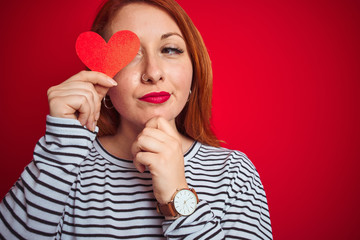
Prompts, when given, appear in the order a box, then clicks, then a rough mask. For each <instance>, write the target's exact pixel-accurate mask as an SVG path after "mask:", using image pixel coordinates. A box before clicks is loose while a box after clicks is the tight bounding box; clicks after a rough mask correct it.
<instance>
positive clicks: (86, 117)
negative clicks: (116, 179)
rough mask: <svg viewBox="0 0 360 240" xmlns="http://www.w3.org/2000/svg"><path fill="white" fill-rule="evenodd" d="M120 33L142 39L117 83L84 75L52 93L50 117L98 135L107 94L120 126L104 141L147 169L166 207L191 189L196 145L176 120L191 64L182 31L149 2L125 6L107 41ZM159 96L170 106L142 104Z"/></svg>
mask: <svg viewBox="0 0 360 240" xmlns="http://www.w3.org/2000/svg"><path fill="white" fill-rule="evenodd" d="M120 30H130V31H133V32H134V33H136V34H137V35H138V37H139V39H140V43H141V47H140V50H139V53H138V54H137V56H136V57H135V58H134V59H133V61H132V62H131V63H130V64H129V65H127V66H126V67H125V68H123V69H122V70H121V71H120V72H119V73H118V74H117V75H116V76H115V77H114V79H115V81H114V80H112V79H111V78H109V77H107V76H105V75H104V74H102V73H98V72H90V71H88V72H86V71H82V72H80V73H78V74H76V75H74V76H72V77H71V78H70V79H68V80H66V81H65V82H63V83H61V84H60V85H57V86H54V87H52V88H50V89H49V90H48V99H49V106H50V115H51V116H54V117H63V118H73V119H78V120H79V121H80V123H81V124H83V125H85V126H86V127H87V128H89V129H91V130H94V129H95V124H96V121H97V120H98V118H99V112H100V103H101V100H102V98H103V97H104V96H105V95H106V94H108V95H109V96H110V98H111V100H112V103H113V105H114V107H115V109H116V110H117V111H118V112H119V114H120V116H121V121H120V125H119V126H118V131H117V133H116V134H115V135H113V136H106V137H102V138H100V139H99V140H100V142H101V143H102V145H103V146H104V148H105V149H107V151H109V152H110V153H111V154H113V155H114V156H117V157H120V158H123V159H132V160H133V162H134V165H135V167H136V168H137V169H138V170H139V171H140V172H144V171H145V169H146V168H147V169H148V170H149V171H150V173H151V174H152V180H153V191H154V196H155V198H156V199H157V201H158V202H159V203H161V204H164V203H167V202H169V201H170V200H171V197H172V195H173V194H174V193H175V191H176V190H177V189H181V188H184V187H187V182H186V179H185V170H184V158H183V154H184V152H186V151H187V149H189V147H190V146H191V144H192V142H193V141H192V140H191V139H189V138H186V137H185V136H183V135H181V134H180V133H179V132H178V131H177V129H176V126H175V118H176V116H178V115H179V113H180V112H181V110H182V109H183V108H184V106H185V104H186V102H187V99H188V97H189V91H190V87H191V81H192V75H193V68H192V64H191V59H190V57H189V53H188V52H187V48H186V43H185V41H184V39H183V37H182V34H181V31H180V29H179V27H178V26H177V25H176V23H175V22H174V21H173V19H172V18H171V17H170V16H169V15H168V14H167V13H166V12H165V11H163V10H161V9H159V8H157V7H154V6H152V5H148V4H145V3H133V4H129V5H126V6H124V7H123V8H122V9H120V10H119V11H118V12H117V14H116V16H115V17H114V19H113V20H112V22H110V23H109V24H108V26H107V37H106V38H110V37H111V36H112V34H114V33H115V32H117V31H120ZM107 40H108V39H107ZM143 74H145V76H146V80H145V81H144V80H143V79H142V76H143ZM160 91H166V92H169V93H170V94H171V97H170V98H169V100H168V101H166V102H165V103H162V104H154V103H148V102H144V101H141V100H140V98H141V97H142V96H144V95H145V94H147V93H150V92H160ZM77 112H78V114H77Z"/></svg>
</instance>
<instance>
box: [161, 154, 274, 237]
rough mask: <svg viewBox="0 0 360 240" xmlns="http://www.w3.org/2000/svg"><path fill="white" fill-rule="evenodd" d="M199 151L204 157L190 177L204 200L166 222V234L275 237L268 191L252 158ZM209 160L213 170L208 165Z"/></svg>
mask: <svg viewBox="0 0 360 240" xmlns="http://www.w3.org/2000/svg"><path fill="white" fill-rule="evenodd" d="M200 151H203V152H204V153H201V152H200ZM199 152H200V153H199V154H198V156H200V155H201V154H202V157H203V158H204V159H200V161H198V163H197V164H198V165H196V164H195V163H194V162H192V164H191V165H192V168H191V170H189V171H190V172H191V177H190V179H189V180H190V183H191V185H192V187H194V188H195V189H199V197H200V199H202V200H201V201H200V202H199V205H198V208H197V209H196V211H195V212H194V213H193V214H192V215H190V216H188V217H181V218H179V219H177V220H175V221H165V222H164V223H163V230H164V235H165V236H166V237H167V238H168V239H272V230H271V223H270V215H269V210H268V205H267V200H266V195H265V191H264V188H263V185H262V183H261V181H260V177H259V175H258V172H257V171H256V169H255V167H254V166H253V164H252V163H251V162H250V160H249V159H247V157H246V156H245V155H244V154H242V153H240V152H237V151H233V152H231V153H226V152H224V153H222V152H221V151H219V152H215V151H213V152H211V153H209V154H208V153H207V150H199ZM222 154H223V155H224V156H226V157H225V160H224V158H222V157H223V155H222ZM207 158H209V159H207ZM206 159H207V160H208V162H209V166H210V168H211V169H212V170H209V169H207V168H206V167H205V166H206V164H207V163H206ZM219 162H222V163H221V164H219ZM212 171H213V173H212ZM210 173H211V174H210ZM204 183H205V184H206V183H207V184H206V185H204ZM197 185H198V187H197ZM202 189H204V190H202Z"/></svg>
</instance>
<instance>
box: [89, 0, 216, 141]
mask: <svg viewBox="0 0 360 240" xmlns="http://www.w3.org/2000/svg"><path fill="white" fill-rule="evenodd" d="M130 3H147V4H151V5H154V6H157V7H159V8H161V9H163V10H164V11H166V12H167V13H168V14H169V15H170V16H171V17H172V18H173V19H174V21H175V22H176V23H177V25H178V26H179V28H180V30H181V32H182V34H183V36H184V39H185V42H186V45H187V49H188V51H189V54H190V59H191V62H192V65H193V69H194V71H193V79H192V85H191V94H190V98H189V101H188V103H187V104H186V106H185V107H184V109H183V110H182V111H181V113H180V114H179V115H178V116H177V117H176V119H175V122H176V127H177V129H178V131H179V132H180V133H181V134H183V135H185V136H188V137H190V138H192V139H194V140H196V141H199V142H201V143H204V144H208V145H210V146H219V145H220V144H219V140H218V139H217V138H216V136H215V134H214V133H213V131H212V129H211V123H210V118H211V98H212V79H213V76H212V68H211V61H210V57H209V54H208V52H207V49H206V47H205V44H204V41H203V39H202V37H201V35H200V33H199V31H198V30H197V29H196V27H195V25H194V24H193V22H192V21H191V19H190V17H189V16H188V15H187V14H186V12H185V11H184V10H183V9H182V8H181V6H180V5H179V4H178V3H177V2H175V1H174V0H108V1H105V2H104V3H103V5H102V6H101V9H100V11H99V13H98V14H97V16H96V18H95V21H94V23H93V25H92V28H91V30H92V31H94V32H97V33H98V34H100V35H101V36H102V37H104V38H105V35H106V27H107V24H108V23H109V22H111V21H112V19H113V18H114V16H115V14H116V13H117V12H118V11H119V9H120V8H121V7H123V6H124V5H127V4H130ZM119 121H120V116H119V113H117V111H116V110H115V109H114V108H113V109H107V108H106V107H105V106H104V105H103V104H102V106H101V115H100V119H99V121H98V126H99V129H100V131H99V136H104V135H113V134H115V133H116V130H117V127H118V126H119Z"/></svg>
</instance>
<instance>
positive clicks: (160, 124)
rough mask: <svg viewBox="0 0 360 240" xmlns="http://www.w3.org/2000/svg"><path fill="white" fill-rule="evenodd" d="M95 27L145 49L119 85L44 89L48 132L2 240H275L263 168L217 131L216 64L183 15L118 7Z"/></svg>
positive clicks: (105, 81)
mask: <svg viewBox="0 0 360 240" xmlns="http://www.w3.org/2000/svg"><path fill="white" fill-rule="evenodd" d="M92 30H93V31H95V32H97V33H99V34H100V35H101V36H103V37H104V38H105V39H106V40H108V39H109V38H110V37H111V36H112V35H113V34H114V33H115V32H117V31H121V30H130V31H132V32H134V33H136V34H137V35H138V37H139V39H140V43H141V47H140V50H139V52H138V54H137V56H136V57H135V58H134V59H133V61H132V62H131V63H130V64H129V65H127V66H126V67H125V68H123V69H122V70H121V71H120V72H119V73H118V74H117V75H116V76H115V77H114V79H111V78H109V77H107V76H106V75H104V74H102V73H99V72H92V71H82V72H80V73H78V74H76V75H74V76H72V77H71V78H69V79H68V80H66V81H65V82H63V83H61V84H60V85H58V86H54V87H52V88H50V89H49V90H48V98H49V106H50V115H49V116H48V117H47V128H46V129H47V130H46V134H45V136H44V137H43V138H41V139H40V140H39V142H38V144H37V146H36V148H35V150H34V159H33V161H32V162H31V163H30V164H29V165H28V166H27V167H26V168H25V171H24V172H23V173H22V175H21V177H20V178H19V180H18V181H17V183H16V184H15V185H14V187H13V188H12V189H11V190H10V191H9V193H8V194H7V195H6V196H5V198H4V199H3V201H2V203H1V208H0V230H1V231H0V233H1V237H2V238H5V239H16V238H17V239H47V238H49V239H53V238H56V239H73V238H76V239H95V238H96V239H118V238H124V239H132V238H136V239H140V238H143V239H161V238H170V239H178V238H181V239H182V238H185V239H223V238H227V239H230V238H242V239H271V238H272V233H271V225H270V218H269V212H268V207H267V202H266V196H265V192H264V190H263V186H262V184H261V182H260V178H259V176H258V173H257V172H256V169H255V168H254V166H253V165H252V163H251V162H250V161H249V160H248V159H247V158H246V156H245V155H244V154H242V153H240V152H238V151H231V150H227V149H224V148H220V147H219V146H218V145H219V142H218V140H217V139H216V137H215V135H214V134H213V133H212V132H211V129H210V124H209V118H210V107H211V86H212V74H211V67H210V60H209V57H208V54H207V51H206V48H205V46H204V44H203V41H202V39H201V36H200V34H199V33H198V32H197V30H196V28H195V27H194V26H193V24H192V22H191V20H190V19H189V17H188V16H187V15H186V13H185V12H184V11H183V10H182V9H181V7H180V6H179V5H178V4H177V3H176V2H174V1H173V0H146V1H140V0H123V1H121V0H110V1H108V2H107V3H105V4H104V6H103V7H102V9H101V10H100V12H99V13H98V15H97V18H96V19H95V22H94V24H93V28H92ZM114 80H115V81H114ZM96 125H98V126H99V134H98V136H97V131H98V128H97V127H96ZM84 126H85V127H84Z"/></svg>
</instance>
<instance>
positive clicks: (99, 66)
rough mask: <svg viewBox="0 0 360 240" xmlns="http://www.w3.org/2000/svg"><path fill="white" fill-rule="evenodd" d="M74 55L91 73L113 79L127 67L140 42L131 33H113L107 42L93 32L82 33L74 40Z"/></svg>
mask: <svg viewBox="0 0 360 240" xmlns="http://www.w3.org/2000/svg"><path fill="white" fill-rule="evenodd" d="M75 48H76V53H77V55H78V56H79V58H80V60H81V61H82V62H83V63H84V64H85V65H86V66H87V67H88V68H89V69H90V70H93V71H98V72H103V73H105V74H107V75H108V76H110V77H114V76H115V75H116V74H117V73H118V72H119V71H120V70H121V69H122V68H124V67H125V66H126V65H128V64H129V63H130V62H131V61H132V60H133V59H134V57H135V56H136V54H137V53H138V51H139V48H140V40H139V38H138V37H137V36H136V34H135V33H133V32H131V31H127V30H125V31H119V32H116V33H114V35H113V36H112V37H111V38H110V40H109V42H108V43H106V42H105V40H104V39H103V38H102V37H101V36H100V35H99V34H97V33H95V32H90V31H89V32H84V33H82V34H80V35H79V37H78V39H77V40H76V46H75Z"/></svg>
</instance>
